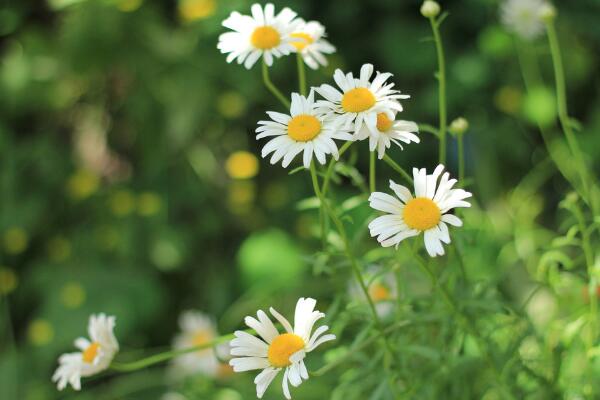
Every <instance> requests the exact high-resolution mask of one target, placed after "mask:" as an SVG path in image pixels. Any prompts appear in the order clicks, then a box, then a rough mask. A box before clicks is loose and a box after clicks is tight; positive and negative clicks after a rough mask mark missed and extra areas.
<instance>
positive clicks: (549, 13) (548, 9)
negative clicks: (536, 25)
mask: <svg viewBox="0 0 600 400" xmlns="http://www.w3.org/2000/svg"><path fill="white" fill-rule="evenodd" d="M540 18H541V19H542V20H543V21H545V22H550V21H552V20H554V18H556V7H554V6H553V5H552V4H550V3H545V4H544V5H543V6H542V8H541V9H540Z"/></svg>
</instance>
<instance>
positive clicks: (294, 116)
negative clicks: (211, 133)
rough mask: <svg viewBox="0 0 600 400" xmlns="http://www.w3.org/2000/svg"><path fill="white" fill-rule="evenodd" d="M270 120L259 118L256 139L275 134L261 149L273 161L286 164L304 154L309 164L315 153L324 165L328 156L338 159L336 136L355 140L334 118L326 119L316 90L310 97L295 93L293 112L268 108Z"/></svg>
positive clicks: (285, 165) (291, 109)
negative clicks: (317, 100)
mask: <svg viewBox="0 0 600 400" xmlns="http://www.w3.org/2000/svg"><path fill="white" fill-rule="evenodd" d="M267 114H268V115H269V117H271V121H259V122H258V124H259V127H258V128H257V129H256V133H258V135H256V139H262V138H264V137H268V136H275V138H273V139H271V140H270V141H269V142H268V143H267V144H266V145H265V146H264V147H263V149H262V157H263V158H264V157H266V156H268V155H269V154H271V153H273V155H272V156H271V164H275V163H277V162H279V160H282V159H283V161H282V165H283V167H284V168H285V167H287V166H288V165H289V164H290V162H291V161H292V160H293V159H294V157H296V155H298V154H299V153H303V157H302V158H303V163H304V166H305V167H306V168H309V167H310V163H311V161H312V158H313V154H314V156H315V157H316V159H317V160H318V161H319V162H320V163H321V164H325V156H326V155H327V154H332V155H333V157H334V158H335V159H336V160H337V159H338V157H339V153H338V148H337V145H336V144H335V142H334V141H333V139H340V140H353V137H352V135H350V134H349V133H348V132H346V131H343V130H340V129H338V128H337V126H336V125H335V124H334V123H333V121H332V120H330V119H327V118H326V117H325V115H324V114H322V113H320V112H319V111H318V109H317V108H316V107H315V101H314V92H313V91H312V90H311V92H310V94H309V95H308V97H304V96H301V95H299V94H297V93H292V105H291V108H290V115H286V114H281V113H278V112H274V111H267Z"/></svg>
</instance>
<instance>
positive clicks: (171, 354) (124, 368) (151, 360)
mask: <svg viewBox="0 0 600 400" xmlns="http://www.w3.org/2000/svg"><path fill="white" fill-rule="evenodd" d="M234 337H235V336H234V335H233V334H229V335H224V336H219V337H218V338H216V339H214V340H211V341H210V342H207V343H204V344H201V345H199V346H193V347H188V348H185V349H179V350H171V351H166V352H164V353H158V354H154V355H151V356H149V357H146V358H142V359H141V360H137V361H133V362H129V363H118V362H114V361H113V362H112V364H111V365H110V368H111V369H112V370H115V371H119V372H132V371H137V370H139V369H143V368H147V367H150V366H152V365H155V364H160V363H162V362H165V361H168V360H170V359H172V358H175V357H178V356H181V355H183V354H187V353H193V352H196V351H200V350H204V349H208V348H210V347H214V346H217V345H219V344H221V343H225V342H228V341H230V340H232V339H233V338H234Z"/></svg>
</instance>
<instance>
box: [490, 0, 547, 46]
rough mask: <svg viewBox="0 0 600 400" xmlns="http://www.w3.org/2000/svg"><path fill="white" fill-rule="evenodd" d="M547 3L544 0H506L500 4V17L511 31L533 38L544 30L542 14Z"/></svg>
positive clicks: (528, 38)
mask: <svg viewBox="0 0 600 400" xmlns="http://www.w3.org/2000/svg"><path fill="white" fill-rule="evenodd" d="M547 5H548V3H547V2H546V1H544V0H505V1H504V2H503V3H502V5H501V6H500V19H501V20H502V23H503V24H504V25H505V26H506V27H507V28H508V29H509V30H510V31H512V32H514V33H516V34H517V35H519V36H521V37H522V38H523V39H527V40H532V39H535V38H536V37H538V36H539V35H540V34H541V33H542V32H543V31H544V21H543V19H542V16H543V13H544V10H545V9H546V7H547Z"/></svg>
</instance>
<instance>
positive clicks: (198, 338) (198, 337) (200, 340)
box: [192, 330, 213, 346]
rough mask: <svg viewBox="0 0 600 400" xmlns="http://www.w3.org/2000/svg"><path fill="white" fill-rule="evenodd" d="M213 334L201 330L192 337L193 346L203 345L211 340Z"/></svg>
mask: <svg viewBox="0 0 600 400" xmlns="http://www.w3.org/2000/svg"><path fill="white" fill-rule="evenodd" d="M212 337H213V335H212V334H211V333H210V332H209V331H205V330H201V331H198V332H196V334H195V335H194V336H193V337H192V346H202V345H204V344H206V343H208V342H210V341H211V339H212Z"/></svg>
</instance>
